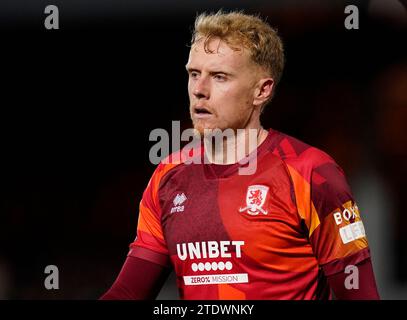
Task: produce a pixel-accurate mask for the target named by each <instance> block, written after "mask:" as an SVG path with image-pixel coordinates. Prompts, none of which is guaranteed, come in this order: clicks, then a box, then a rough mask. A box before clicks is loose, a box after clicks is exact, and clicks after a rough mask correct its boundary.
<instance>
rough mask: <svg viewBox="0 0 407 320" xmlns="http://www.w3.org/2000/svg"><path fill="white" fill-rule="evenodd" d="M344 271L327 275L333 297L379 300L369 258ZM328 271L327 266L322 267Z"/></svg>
mask: <svg viewBox="0 0 407 320" xmlns="http://www.w3.org/2000/svg"><path fill="white" fill-rule="evenodd" d="M352 266H353V267H352V269H349V270H348V272H347V273H346V272H345V270H344V271H343V272H338V273H335V274H330V275H328V276H327V278H328V283H329V286H330V287H331V289H332V291H333V293H334V295H335V298H336V299H338V300H380V296H379V292H378V290H377V286H376V280H375V276H374V273H373V267H372V261H371V259H370V257H369V258H367V259H365V260H363V261H360V262H358V263H356V264H353V265H352ZM324 270H325V273H329V266H326V267H325V268H324Z"/></svg>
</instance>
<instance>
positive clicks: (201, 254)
mask: <svg viewBox="0 0 407 320" xmlns="http://www.w3.org/2000/svg"><path fill="white" fill-rule="evenodd" d="M243 245H244V241H202V242H188V243H181V244H179V243H177V255H178V258H179V259H180V260H186V259H187V258H188V257H189V259H191V260H194V259H206V258H231V257H232V253H231V252H228V251H229V248H230V247H231V246H233V247H235V257H236V258H241V257H242V249H241V247H242V246H243Z"/></svg>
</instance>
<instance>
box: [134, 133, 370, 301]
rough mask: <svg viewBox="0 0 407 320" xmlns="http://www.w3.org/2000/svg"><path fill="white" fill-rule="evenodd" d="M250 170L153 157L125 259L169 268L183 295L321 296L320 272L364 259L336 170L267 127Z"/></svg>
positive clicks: (358, 224) (324, 294) (324, 287)
mask: <svg viewBox="0 0 407 320" xmlns="http://www.w3.org/2000/svg"><path fill="white" fill-rule="evenodd" d="M256 155H257V169H256V171H255V173H254V174H251V175H240V174H239V171H238V169H239V166H240V165H239V164H234V165H225V166H222V165H214V164H193V163H192V164H186V163H184V162H181V161H177V162H172V163H164V162H163V163H161V164H160V165H159V166H158V167H157V168H156V170H155V172H154V174H153V176H152V177H151V179H150V181H149V184H148V186H147V188H146V190H145V191H144V194H143V198H142V200H141V202H140V211H139V218H138V227H137V237H136V239H135V241H134V242H133V243H132V244H131V245H130V252H129V255H130V256H134V257H139V258H142V259H145V260H149V261H151V262H154V263H158V264H161V265H164V266H172V267H173V268H174V270H175V273H176V277H177V286H178V288H179V293H180V297H181V298H182V299H205V300H206V299H208V300H210V299H252V300H255V299H290V300H291V299H330V298H331V294H330V288H329V286H328V283H327V281H326V277H327V276H329V275H333V274H336V273H339V272H343V271H344V269H345V267H346V266H347V265H349V264H357V263H360V262H361V261H363V260H365V259H368V258H369V257H370V252H369V247H368V243H367V239H366V235H365V231H364V228H363V223H362V221H361V217H360V214H359V210H358V207H357V205H356V203H355V200H354V199H353V196H352V193H351V191H350V188H349V186H348V183H347V182H346V178H345V176H344V173H343V171H342V169H341V168H340V167H339V166H338V165H337V164H336V163H335V161H334V160H333V159H332V158H331V157H330V156H329V155H327V154H326V153H324V152H323V151H321V150H319V149H317V148H314V147H311V146H309V145H307V144H305V143H303V142H301V141H299V140H297V139H295V138H293V137H290V136H288V135H285V134H283V133H280V132H278V131H276V130H270V131H269V134H268V136H267V138H266V140H265V141H264V142H263V143H262V144H261V145H260V146H259V147H258V148H257V151H256Z"/></svg>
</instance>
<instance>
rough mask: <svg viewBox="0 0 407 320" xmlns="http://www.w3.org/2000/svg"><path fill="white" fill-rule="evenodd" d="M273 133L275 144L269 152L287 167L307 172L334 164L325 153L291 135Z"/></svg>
mask: <svg viewBox="0 0 407 320" xmlns="http://www.w3.org/2000/svg"><path fill="white" fill-rule="evenodd" d="M273 131H274V134H275V139H274V140H275V143H273V144H272V145H271V148H270V151H271V152H272V153H273V154H274V155H276V156H278V157H279V158H280V159H281V160H282V161H284V162H285V163H286V164H287V165H289V166H292V167H293V168H295V169H297V170H300V171H303V170H307V171H308V170H312V169H313V168H317V167H320V166H321V165H325V164H335V160H334V159H333V158H332V157H331V156H330V155H329V154H328V153H326V152H325V151H323V150H321V149H319V148H317V147H314V146H312V145H310V144H308V143H306V142H304V141H302V140H300V139H298V138H295V137H293V136H291V135H288V134H285V133H282V132H280V131H276V130H273Z"/></svg>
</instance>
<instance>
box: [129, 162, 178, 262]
mask: <svg viewBox="0 0 407 320" xmlns="http://www.w3.org/2000/svg"><path fill="white" fill-rule="evenodd" d="M171 167H172V165H164V164H160V165H159V166H158V167H157V169H156V170H155V171H154V173H153V176H152V177H151V179H150V181H149V183H148V185H147V188H146V189H145V191H144V193H143V198H142V199H141V201H140V207H139V208H140V209H139V216H138V224H137V236H136V239H135V240H134V242H133V243H131V244H130V251H129V254H128V255H129V256H133V257H138V258H142V259H145V260H149V261H151V262H154V263H158V264H161V265H169V253H168V249H167V244H166V241H165V238H164V233H163V230H162V226H161V208H160V203H159V196H158V191H159V187H160V182H161V179H162V177H163V176H164V175H165V173H166V172H168V170H169V169H171Z"/></svg>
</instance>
